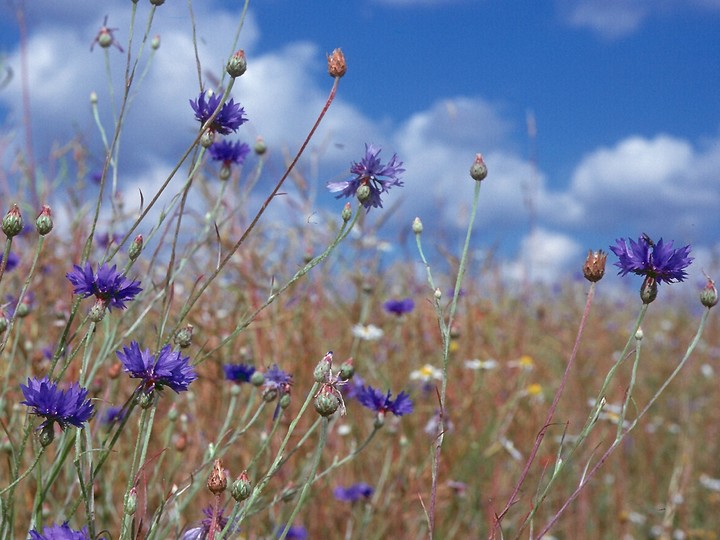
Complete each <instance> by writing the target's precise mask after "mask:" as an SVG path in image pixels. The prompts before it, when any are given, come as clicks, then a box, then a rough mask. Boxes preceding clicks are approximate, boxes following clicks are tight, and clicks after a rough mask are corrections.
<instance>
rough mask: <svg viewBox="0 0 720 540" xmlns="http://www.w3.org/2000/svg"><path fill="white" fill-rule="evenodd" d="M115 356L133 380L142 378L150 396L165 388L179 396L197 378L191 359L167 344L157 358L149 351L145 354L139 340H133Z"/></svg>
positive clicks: (143, 385) (144, 387)
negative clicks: (167, 387)
mask: <svg viewBox="0 0 720 540" xmlns="http://www.w3.org/2000/svg"><path fill="white" fill-rule="evenodd" d="M115 354H117V357H118V358H119V359H120V361H121V362H122V363H123V366H124V368H125V371H126V372H128V373H130V377H131V378H132V379H142V383H140V387H141V388H142V390H143V391H144V392H145V393H146V394H149V393H151V392H152V391H153V390H155V389H156V388H157V389H158V390H162V389H163V388H164V387H165V386H169V387H170V388H172V389H173V390H175V392H178V393H179V392H184V391H186V390H187V389H188V386H190V383H191V382H193V381H194V380H195V379H197V373H195V369H194V368H193V367H192V366H191V365H190V358H188V357H187V356H182V355H181V354H180V352H176V351H173V350H172V349H171V347H170V345H165V346H164V347H163V348H162V349H161V350H160V352H159V353H158V354H157V356H153V355H152V354H150V350H149V349H145V350H144V351H141V350H140V346H139V345H138V343H137V341H133V342H131V343H130V347H123V350H122V352H121V351H117V352H116V353H115Z"/></svg>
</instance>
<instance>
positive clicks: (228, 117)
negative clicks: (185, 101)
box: [190, 92, 247, 135]
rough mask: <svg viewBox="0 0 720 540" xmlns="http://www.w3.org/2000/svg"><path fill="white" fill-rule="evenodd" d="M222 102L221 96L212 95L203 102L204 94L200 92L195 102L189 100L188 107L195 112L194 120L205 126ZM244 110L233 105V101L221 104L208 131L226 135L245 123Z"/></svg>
mask: <svg viewBox="0 0 720 540" xmlns="http://www.w3.org/2000/svg"><path fill="white" fill-rule="evenodd" d="M221 100H222V94H214V95H212V96H210V97H209V98H208V99H207V100H205V92H200V96H199V97H198V98H197V100H192V99H191V100H190V106H191V107H192V108H193V111H195V118H197V120H198V121H199V122H200V123H201V124H203V125H205V122H207V121H208V120H209V119H210V117H211V116H212V115H213V113H214V112H215V110H216V109H217V108H218V106H219V105H220V101H221ZM244 114H245V109H243V108H242V107H241V106H240V105H238V104H236V103H235V100H233V99H230V101H227V102H225V103H224V104H223V106H222V109H220V112H219V113H218V115H217V116H216V117H215V120H213V122H212V124H210V127H209V129H210V131H217V132H218V133H222V134H223V135H228V134H230V133H232V132H234V131H237V129H238V128H239V127H240V126H241V125H243V124H244V123H245V122H247V118H246V117H245V116H244Z"/></svg>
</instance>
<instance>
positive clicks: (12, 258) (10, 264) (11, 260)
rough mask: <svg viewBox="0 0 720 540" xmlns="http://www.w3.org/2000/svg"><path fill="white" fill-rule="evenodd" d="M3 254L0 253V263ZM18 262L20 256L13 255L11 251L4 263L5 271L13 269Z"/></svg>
mask: <svg viewBox="0 0 720 540" xmlns="http://www.w3.org/2000/svg"><path fill="white" fill-rule="evenodd" d="M2 260H3V255H2V253H0V263H2ZM18 264H20V257H18V256H17V255H15V254H14V253H13V252H12V251H11V252H10V253H9V254H8V259H7V264H6V265H5V271H6V272H10V271H11V270H14V269H15V268H17V265H18Z"/></svg>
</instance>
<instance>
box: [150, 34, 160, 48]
mask: <svg viewBox="0 0 720 540" xmlns="http://www.w3.org/2000/svg"><path fill="white" fill-rule="evenodd" d="M150 46H151V47H152V49H153V51H157V50H158V49H159V48H160V36H155V37H154V38H152V40H151V41H150Z"/></svg>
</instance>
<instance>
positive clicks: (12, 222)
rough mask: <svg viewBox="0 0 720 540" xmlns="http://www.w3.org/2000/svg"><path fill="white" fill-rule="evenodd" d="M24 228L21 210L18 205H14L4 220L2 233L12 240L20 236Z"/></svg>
mask: <svg viewBox="0 0 720 540" xmlns="http://www.w3.org/2000/svg"><path fill="white" fill-rule="evenodd" d="M22 228H23V221H22V216H21V215H20V208H18V205H17V204H13V205H12V206H11V207H10V210H9V211H8V213H7V214H5V217H4V218H3V220H2V231H3V232H4V233H5V236H7V237H8V238H12V237H13V236H17V235H18V234H20V232H21V231H22Z"/></svg>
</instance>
